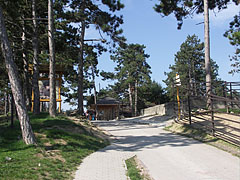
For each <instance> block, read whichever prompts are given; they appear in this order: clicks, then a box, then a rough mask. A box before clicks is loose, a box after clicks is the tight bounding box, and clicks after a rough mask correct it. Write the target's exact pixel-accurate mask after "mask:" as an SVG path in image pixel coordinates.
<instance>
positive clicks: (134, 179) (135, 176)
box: [125, 156, 143, 180]
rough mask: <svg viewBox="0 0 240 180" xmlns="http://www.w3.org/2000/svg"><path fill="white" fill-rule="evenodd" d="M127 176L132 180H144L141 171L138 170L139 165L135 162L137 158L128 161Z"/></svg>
mask: <svg viewBox="0 0 240 180" xmlns="http://www.w3.org/2000/svg"><path fill="white" fill-rule="evenodd" d="M125 162H126V165H127V175H128V177H130V179H131V180H143V177H142V176H141V174H140V172H141V171H140V170H139V169H138V168H137V163H136V161H135V156H134V157H131V158H130V159H127V160H126V161H125Z"/></svg>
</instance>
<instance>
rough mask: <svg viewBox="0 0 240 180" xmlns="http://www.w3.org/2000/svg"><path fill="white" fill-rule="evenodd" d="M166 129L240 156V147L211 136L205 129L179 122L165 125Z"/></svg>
mask: <svg viewBox="0 0 240 180" xmlns="http://www.w3.org/2000/svg"><path fill="white" fill-rule="evenodd" d="M164 129H165V130H167V131H171V132H173V133H176V134H179V135H183V136H186V137H190V138H193V139H195V140H198V141H201V142H203V143H207V144H209V145H212V146H215V147H217V148H219V149H222V150H224V151H227V152H229V153H231V154H233V155H235V156H237V157H240V147H238V146H235V145H233V144H231V143H228V142H226V141H223V140H221V139H218V138H216V137H214V136H211V135H209V134H208V133H206V132H205V131H203V130H202V129H199V128H195V127H193V126H190V125H188V124H178V123H174V124H172V125H170V126H167V127H165V128H164Z"/></svg>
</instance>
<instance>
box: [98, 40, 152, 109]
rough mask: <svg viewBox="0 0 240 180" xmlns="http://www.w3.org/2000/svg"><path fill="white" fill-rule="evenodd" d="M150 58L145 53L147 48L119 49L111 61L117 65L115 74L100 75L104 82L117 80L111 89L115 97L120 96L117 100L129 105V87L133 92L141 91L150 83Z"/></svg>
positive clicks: (137, 45)
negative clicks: (142, 87)
mask: <svg viewBox="0 0 240 180" xmlns="http://www.w3.org/2000/svg"><path fill="white" fill-rule="evenodd" d="M148 57H149V55H148V54H146V53H145V46H144V45H140V44H129V45H126V46H125V47H119V48H118V49H117V50H116V51H115V52H114V54H113V55H112V56H111V59H112V60H113V61H114V62H115V63H117V65H116V67H115V73H109V72H104V71H102V72H101V73H100V74H101V76H103V80H106V79H112V80H116V82H115V84H114V85H111V86H110V88H111V90H112V91H113V92H114V93H113V95H117V96H118V97H117V99H121V100H123V101H125V102H127V103H129V100H127V99H128V93H129V87H131V90H132V91H133V90H136V88H137V89H138V90H139V89H140V87H141V86H143V85H145V84H146V83H149V82H150V74H151V70H150V69H151V67H150V66H149V64H148V63H147V58H148ZM136 82H137V86H136ZM138 100H139V98H138ZM138 108H140V107H138Z"/></svg>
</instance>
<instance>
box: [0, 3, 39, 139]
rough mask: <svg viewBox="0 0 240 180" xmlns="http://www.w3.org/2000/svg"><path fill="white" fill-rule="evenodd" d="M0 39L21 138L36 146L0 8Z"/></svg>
mask: <svg viewBox="0 0 240 180" xmlns="http://www.w3.org/2000/svg"><path fill="white" fill-rule="evenodd" d="M0 38H1V48H2V53H3V56H4V59H5V64H6V69H7V71H8V76H9V80H10V83H11V89H12V94H13V96H14V101H15V105H16V108H17V113H18V117H19V121H20V125H21V130H22V137H23V140H24V142H25V143H26V144H36V139H35V137H34V134H33V131H32V127H31V125H30V121H29V116H28V113H27V108H26V104H25V101H24V97H23V90H22V86H21V84H20V80H19V74H18V70H17V66H16V64H15V63H14V61H13V53H12V49H11V46H10V44H9V41H8V36H7V32H6V28H5V23H4V17H3V14H2V8H1V7H0Z"/></svg>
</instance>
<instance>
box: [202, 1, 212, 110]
mask: <svg viewBox="0 0 240 180" xmlns="http://www.w3.org/2000/svg"><path fill="white" fill-rule="evenodd" d="M209 41H210V38H209V9H208V0H204V44H205V71H206V95H207V108H208V109H209V108H210V104H211V97H210V95H211V92H212V88H211V86H212V85H211V64H210V42H209Z"/></svg>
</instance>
